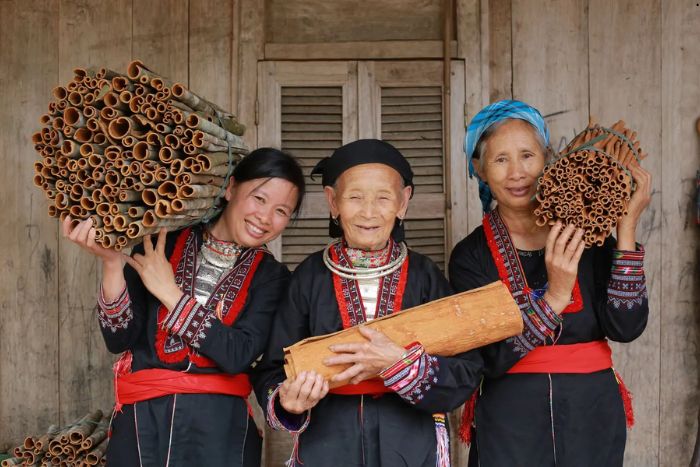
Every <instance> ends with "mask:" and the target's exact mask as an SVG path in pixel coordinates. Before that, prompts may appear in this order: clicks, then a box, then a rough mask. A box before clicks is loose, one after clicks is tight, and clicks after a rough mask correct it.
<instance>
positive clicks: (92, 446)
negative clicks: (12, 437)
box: [0, 410, 109, 467]
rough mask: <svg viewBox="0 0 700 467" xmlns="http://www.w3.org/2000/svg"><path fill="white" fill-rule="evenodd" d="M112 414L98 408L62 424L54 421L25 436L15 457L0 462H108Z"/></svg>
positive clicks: (7, 464) (62, 465)
mask: <svg viewBox="0 0 700 467" xmlns="http://www.w3.org/2000/svg"><path fill="white" fill-rule="evenodd" d="M108 429H109V417H108V416H104V415H103V413H102V411H101V410H96V411H95V412H91V413H88V414H86V415H85V416H83V417H81V418H79V419H77V420H75V421H74V422H73V423H71V424H69V425H67V426H65V427H63V428H59V427H58V426H57V425H52V426H51V427H49V429H48V430H47V431H46V433H44V434H41V435H39V436H29V437H27V438H25V440H24V443H22V445H20V446H17V447H15V448H14V449H13V450H12V451H11V453H12V454H13V455H14V457H10V458H8V459H5V460H3V461H2V462H0V466H2V467H10V466H17V465H23V466H60V467H68V466H89V465H105V464H106V463H107V458H106V457H105V452H106V451H107V443H108V439H109V438H108V436H107V432H108Z"/></svg>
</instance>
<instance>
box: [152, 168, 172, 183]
mask: <svg viewBox="0 0 700 467" xmlns="http://www.w3.org/2000/svg"><path fill="white" fill-rule="evenodd" d="M154 176H155V179H156V181H157V182H164V181H166V180H168V179H170V172H168V169H166V168H165V167H158V170H156V171H155V174H154Z"/></svg>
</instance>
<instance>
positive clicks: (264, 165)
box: [232, 148, 306, 214]
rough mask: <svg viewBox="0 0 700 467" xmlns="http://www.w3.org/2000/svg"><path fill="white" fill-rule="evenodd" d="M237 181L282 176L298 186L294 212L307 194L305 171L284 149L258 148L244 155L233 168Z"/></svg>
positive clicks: (233, 175) (296, 211) (295, 212)
mask: <svg viewBox="0 0 700 467" xmlns="http://www.w3.org/2000/svg"><path fill="white" fill-rule="evenodd" d="M232 177H233V179H234V180H235V181H236V182H239V183H241V182H247V181H250V180H255V179H259V178H281V179H283V180H287V181H288V182H290V183H292V184H293V185H294V186H296V187H297V192H298V196H297V204H296V206H295V207H294V214H297V213H298V212H299V208H301V203H302V202H303V201H304V195H305V194H306V181H305V180H304V172H302V170H301V166H300V165H299V163H298V162H297V160H296V159H295V158H294V157H293V156H292V155H291V154H288V153H286V152H284V151H280V150H279V149H275V148H258V149H256V150H255V151H253V152H251V153H250V154H248V155H247V156H245V157H243V159H241V161H240V162H238V164H236V167H235V168H234V169H233V174H232Z"/></svg>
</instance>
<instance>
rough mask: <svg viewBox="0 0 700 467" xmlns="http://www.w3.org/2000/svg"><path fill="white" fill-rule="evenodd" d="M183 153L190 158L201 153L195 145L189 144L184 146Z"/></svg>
mask: <svg viewBox="0 0 700 467" xmlns="http://www.w3.org/2000/svg"><path fill="white" fill-rule="evenodd" d="M182 152H184V153H185V154H187V155H189V156H193V155H195V154H197V152H199V151H198V149H197V147H196V146H195V145H194V144H192V143H187V144H184V145H183V146H182Z"/></svg>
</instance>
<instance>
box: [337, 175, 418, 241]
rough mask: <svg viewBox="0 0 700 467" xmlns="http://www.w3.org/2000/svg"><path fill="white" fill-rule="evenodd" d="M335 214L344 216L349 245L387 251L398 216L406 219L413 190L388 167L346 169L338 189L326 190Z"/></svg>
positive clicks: (342, 220)
mask: <svg viewBox="0 0 700 467" xmlns="http://www.w3.org/2000/svg"><path fill="white" fill-rule="evenodd" d="M324 191H325V193H326V197H327V199H328V204H329V206H330V210H331V215H332V216H333V217H338V216H340V226H341V227H342V228H343V234H344V236H345V240H346V241H347V243H348V246H350V247H352V248H361V249H363V250H379V249H381V248H384V247H385V246H386V244H387V242H388V241H389V237H390V236H391V230H392V229H393V228H394V222H395V220H396V218H397V217H400V218H403V217H405V216H406V210H407V209H408V200H409V198H410V197H411V187H404V186H403V180H402V179H401V175H399V173H398V172H397V171H396V170H394V169H392V168H391V167H389V166H388V165H385V164H361V165H357V166H355V167H353V168H351V169H348V170H346V171H345V172H343V173H342V175H341V176H340V177H339V178H338V180H337V182H336V184H335V187H325V188H324Z"/></svg>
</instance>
